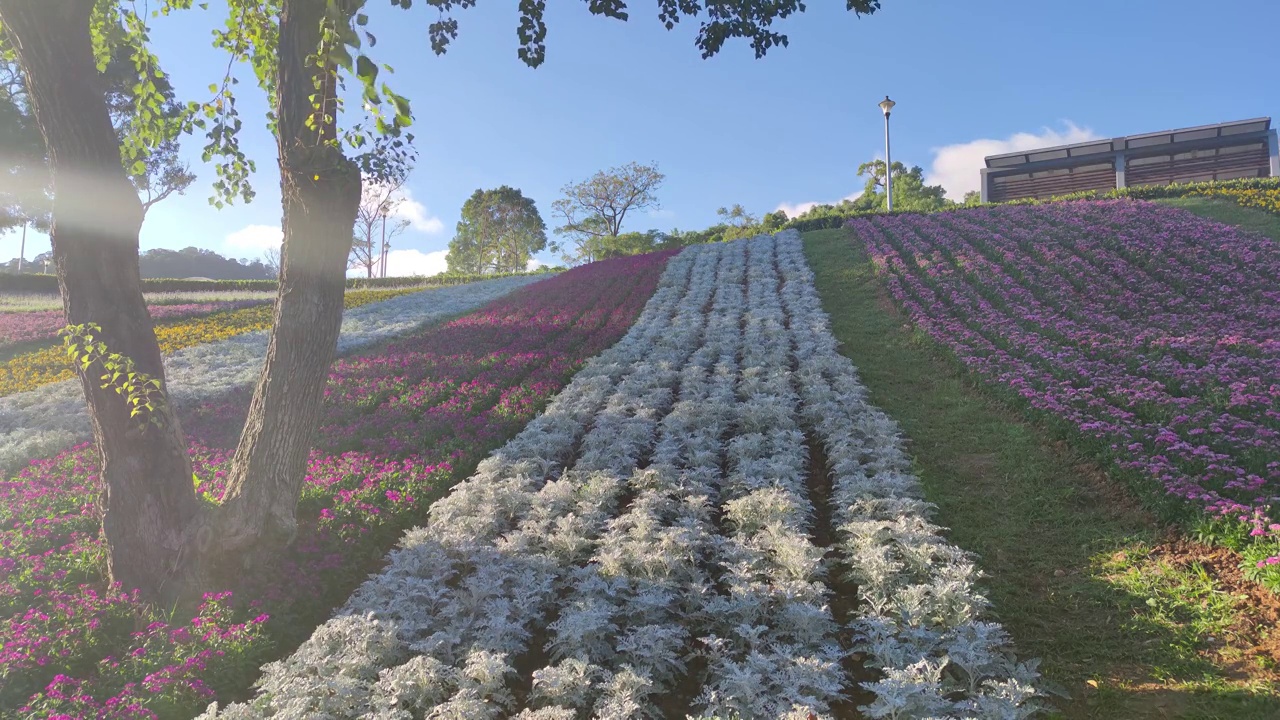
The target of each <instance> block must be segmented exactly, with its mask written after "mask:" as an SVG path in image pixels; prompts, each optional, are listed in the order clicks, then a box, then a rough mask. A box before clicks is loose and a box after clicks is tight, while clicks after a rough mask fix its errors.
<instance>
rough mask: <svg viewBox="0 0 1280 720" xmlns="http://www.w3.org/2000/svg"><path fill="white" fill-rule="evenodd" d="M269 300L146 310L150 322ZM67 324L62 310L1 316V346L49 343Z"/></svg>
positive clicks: (12, 313)
mask: <svg viewBox="0 0 1280 720" xmlns="http://www.w3.org/2000/svg"><path fill="white" fill-rule="evenodd" d="M269 302H272V301H271V300H220V301H217V302H205V303H183V304H179V305H152V306H151V307H149V308H147V309H148V310H149V311H150V312H151V318H152V319H153V320H174V319H180V318H182V319H185V318H194V317H201V316H204V315H211V314H213V313H216V312H220V311H223V310H239V309H240V308H245V307H251V306H253V305H265V304H267V303H269ZM66 324H67V322H66V320H65V319H64V318H63V316H62V311H61V310H36V311H33V312H5V313H0V347H3V346H5V345H15V344H17V343H27V342H37V341H40V340H49V341H52V340H54V339H56V338H57V337H58V330H60V329H61V328H62V327H63V326H64V325H66Z"/></svg>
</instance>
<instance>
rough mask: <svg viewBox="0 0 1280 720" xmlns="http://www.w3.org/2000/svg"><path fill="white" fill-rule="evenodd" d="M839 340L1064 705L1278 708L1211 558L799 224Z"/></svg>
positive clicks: (1251, 634)
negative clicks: (976, 381) (1169, 533)
mask: <svg viewBox="0 0 1280 720" xmlns="http://www.w3.org/2000/svg"><path fill="white" fill-rule="evenodd" d="M805 252H806V254H807V256H808V258H809V262H810V265H811V266H812V267H813V270H814V273H815V275H816V280H817V286H818V291H819V293H820V294H821V296H822V301H823V306H824V308H825V309H826V311H827V312H828V313H829V314H830V315H831V318H832V328H833V330H834V332H835V335H836V337H837V338H838V339H839V340H840V341H841V343H842V350H841V351H842V352H843V353H844V354H845V355H847V356H848V357H849V358H850V359H852V360H853V362H854V364H855V365H857V366H858V368H859V370H860V372H861V374H862V378H863V381H864V382H865V384H866V385H867V387H868V388H869V389H870V391H871V396H872V401H873V402H875V403H876V404H877V405H879V406H880V407H882V408H884V410H885V411H886V412H888V413H889V414H890V415H891V416H893V417H894V418H895V419H896V420H897V421H898V422H899V423H900V424H901V425H902V428H903V431H904V433H905V434H906V435H907V436H908V437H909V438H910V445H909V448H910V449H911V450H912V452H913V454H914V455H915V461H916V463H917V470H918V472H919V475H920V478H921V480H922V481H923V483H924V486H925V490H926V493H927V496H928V499H929V500H930V501H932V502H934V503H936V504H937V505H938V506H939V512H938V517H937V520H938V522H939V523H940V524H942V525H943V526H946V527H951V528H953V530H952V532H951V533H950V537H951V540H952V541H954V542H955V543H956V544H957V545H959V546H960V547H962V548H965V549H967V550H971V551H973V552H976V553H977V554H978V555H980V556H981V561H980V564H981V566H982V568H983V570H984V571H985V572H986V573H987V574H988V578H987V580H986V589H987V591H988V596H989V597H990V599H991V600H992V601H993V603H994V607H995V612H996V614H997V615H998V618H999V620H1000V621H1001V622H1003V623H1004V624H1005V626H1006V627H1007V628H1008V630H1009V631H1010V633H1012V634H1013V637H1014V639H1015V641H1016V642H1017V645H1018V648H1019V653H1020V654H1021V655H1023V656H1027V657H1040V658H1042V661H1043V662H1042V665H1041V669H1042V671H1043V672H1044V673H1045V675H1046V677H1047V678H1048V679H1049V680H1050V681H1052V682H1054V683H1057V684H1058V685H1060V686H1061V687H1062V688H1063V689H1064V690H1065V691H1066V693H1068V694H1069V695H1070V699H1062V700H1060V701H1059V702H1058V703H1057V704H1058V705H1059V706H1060V708H1061V717H1066V718H1224V719H1225V718H1232V719H1247V718H1258V719H1262V718H1280V685H1278V684H1277V683H1276V679H1277V677H1278V676H1277V674H1276V672H1275V668H1274V665H1272V667H1267V664H1268V663H1267V662H1265V661H1262V660H1259V659H1258V658H1257V657H1254V656H1250V655H1249V654H1248V649H1249V648H1251V647H1253V646H1255V645H1256V644H1257V637H1256V634H1257V633H1258V632H1265V631H1260V630H1259V629H1258V624H1257V622H1256V620H1257V619H1256V618H1252V617H1250V610H1249V603H1248V602H1247V600H1246V599H1244V598H1242V597H1240V596H1238V595H1234V594H1231V593H1230V592H1227V591H1226V590H1225V589H1224V586H1223V584H1222V583H1221V582H1219V580H1218V576H1217V574H1216V573H1214V572H1212V569H1213V566H1212V565H1211V564H1210V563H1209V562H1208V560H1205V559H1203V558H1201V557H1199V556H1196V555H1195V554H1194V553H1186V552H1178V551H1177V548H1180V547H1182V546H1181V545H1169V544H1168V543H1165V542H1164V541H1166V540H1168V538H1167V537H1166V536H1164V535H1163V531H1161V530H1160V529H1159V528H1158V527H1157V526H1156V523H1155V522H1154V519H1153V516H1152V515H1151V514H1149V513H1148V512H1147V511H1146V510H1145V509H1144V508H1143V507H1141V506H1140V504H1139V503H1137V502H1136V501H1135V500H1134V499H1133V498H1132V497H1131V496H1130V495H1129V494H1128V493H1127V492H1126V491H1124V490H1123V489H1120V488H1118V487H1117V486H1116V485H1115V484H1113V483H1111V482H1109V481H1108V479H1107V477H1106V476H1105V474H1104V473H1103V472H1102V471H1101V470H1100V469H1099V468H1098V467H1097V466H1096V465H1095V464H1092V463H1090V462H1089V461H1087V460H1086V459H1084V458H1083V457H1080V456H1077V455H1075V454H1073V453H1072V451H1071V450H1070V449H1069V448H1068V447H1066V446H1065V445H1064V444H1062V443H1058V442H1054V441H1052V440H1051V439H1050V438H1048V437H1047V436H1046V435H1045V434H1044V433H1043V432H1041V431H1040V430H1039V429H1038V428H1036V427H1035V426H1033V425H1031V424H1029V423H1028V422H1026V421H1025V420H1023V419H1022V417H1021V416H1020V415H1018V414H1016V413H1014V412H1012V411H1010V410H1009V409H1008V408H1006V407H1004V406H1001V405H999V404H998V403H997V402H996V401H995V400H993V399H991V398H989V397H987V396H986V395H985V394H984V393H983V392H982V391H981V390H979V389H977V388H975V387H974V386H973V385H972V383H971V382H970V381H969V380H967V379H966V378H965V377H964V376H963V375H962V374H961V373H960V372H959V369H958V367H957V366H956V365H955V364H954V363H953V362H952V361H950V360H948V359H947V358H945V357H944V356H943V355H942V354H941V352H940V351H939V350H938V349H936V348H935V346H933V345H932V344H931V343H930V341H929V340H928V339H927V338H925V337H923V336H922V335H921V334H919V333H917V332H914V331H913V330H911V329H910V328H908V327H906V326H905V324H904V323H905V321H904V319H903V318H902V316H901V315H900V314H899V313H898V312H897V310H896V309H895V308H894V307H893V305H892V303H891V302H890V300H889V299H888V297H887V295H885V294H884V293H883V292H882V290H881V288H880V286H879V284H878V282H877V281H876V279H875V276H874V273H873V271H872V268H871V264H870V262H869V261H868V258H867V257H866V255H865V253H864V252H863V251H862V249H861V247H859V246H856V245H855V243H853V242H852V241H851V238H850V236H849V231H847V230H823V231H816V232H811V233H807V234H805Z"/></svg>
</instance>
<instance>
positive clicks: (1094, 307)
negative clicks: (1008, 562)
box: [849, 201, 1280, 585]
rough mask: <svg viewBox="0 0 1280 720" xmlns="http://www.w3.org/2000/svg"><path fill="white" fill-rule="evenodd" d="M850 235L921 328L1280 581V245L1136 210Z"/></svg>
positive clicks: (993, 212) (1031, 213) (1036, 214)
mask: <svg viewBox="0 0 1280 720" xmlns="http://www.w3.org/2000/svg"><path fill="white" fill-rule="evenodd" d="M849 227H851V228H852V229H853V230H854V233H855V238H856V240H855V242H859V241H860V242H862V243H865V244H866V247H867V249H868V252H869V254H870V255H871V257H872V259H873V261H874V262H875V264H876V267H877V269H878V271H879V272H881V273H882V274H883V276H884V277H885V278H886V280H887V284H888V288H889V291H890V292H891V294H892V295H893V296H894V298H896V299H897V300H898V302H899V303H900V304H901V305H902V307H903V308H904V309H905V310H906V311H907V313H908V314H909V315H910V317H911V319H912V321H913V322H914V323H915V324H916V326H917V327H919V328H921V329H922V330H924V331H925V332H927V333H928V334H929V336H930V337H932V338H933V339H934V340H935V341H937V342H939V343H941V344H942V345H943V346H945V347H946V348H948V349H950V350H951V351H952V352H954V354H955V355H956V357H957V358H959V360H960V362H962V363H963V364H964V365H965V366H966V367H968V368H969V369H970V370H972V371H973V372H975V373H976V374H977V375H979V376H980V377H981V378H982V379H984V380H986V381H988V382H989V383H991V384H992V385H993V386H994V387H996V388H998V389H1001V390H1002V391H1005V392H1007V393H1009V394H1011V395H1013V396H1015V397H1016V398H1018V399H1019V401H1020V402H1023V403H1025V405H1026V406H1028V407H1030V408H1032V409H1033V410H1034V411H1036V412H1038V413H1039V414H1040V416H1041V417H1043V418H1046V419H1049V420H1051V421H1053V422H1056V423H1058V424H1060V425H1062V426H1064V427H1065V428H1067V429H1068V430H1070V431H1071V432H1072V433H1073V434H1074V435H1075V436H1076V437H1077V438H1079V439H1081V440H1082V441H1083V442H1084V443H1085V444H1086V445H1089V446H1091V449H1092V450H1094V451H1096V452H1098V453H1100V454H1102V455H1104V456H1106V457H1108V458H1109V459H1112V460H1114V462H1115V463H1117V464H1118V466H1119V468H1121V469H1122V471H1124V472H1126V473H1128V474H1129V475H1130V476H1131V477H1134V478H1135V479H1137V480H1138V481H1139V482H1140V483H1144V484H1146V485H1148V486H1150V487H1153V488H1155V489H1157V490H1159V491H1160V493H1161V494H1163V495H1165V496H1166V497H1170V498H1176V499H1177V500H1179V501H1180V504H1181V505H1182V506H1183V507H1186V508H1188V509H1190V510H1194V511H1196V512H1195V517H1196V518H1198V519H1201V520H1208V522H1200V523H1199V527H1200V529H1201V531H1202V532H1204V533H1205V534H1206V535H1212V536H1216V539H1218V540H1219V541H1225V542H1227V543H1228V544H1232V545H1234V546H1236V547H1240V548H1243V549H1245V557H1246V559H1247V560H1248V564H1247V566H1246V569H1247V570H1248V571H1249V572H1250V573H1251V574H1252V575H1254V576H1255V577H1257V578H1258V579H1262V580H1264V581H1265V582H1267V584H1269V585H1270V584H1273V583H1277V581H1278V580H1280V565H1278V564H1277V563H1278V562H1280V561H1278V560H1277V559H1276V555H1278V554H1280V552H1278V544H1280V519H1277V517H1278V515H1280V498H1278V497H1277V496H1278V495H1280V245H1278V244H1277V243H1276V242H1275V241H1273V240H1270V239H1267V238H1264V237H1262V236H1259V235H1255V234H1251V233H1247V232H1244V231H1241V230H1239V229H1237V228H1234V227H1231V226H1227V225H1222V224H1218V223H1215V222H1212V221H1209V220H1204V219H1201V218H1198V217H1196V216H1193V215H1191V214H1190V213H1186V212H1183V211H1181V210H1173V209H1171V208H1167V207H1163V206H1158V205H1154V204H1150V203H1140V202H1132V201H1111V202H1076V203H1058V204H1050V205H1043V206H1039V207H1027V206H1022V207H1012V206H1003V207H991V208H981V209H975V210H971V211H964V212H951V213H939V214H934V215H927V216H917V215H898V216H881V217H876V218H865V219H855V220H852V221H850V223H849Z"/></svg>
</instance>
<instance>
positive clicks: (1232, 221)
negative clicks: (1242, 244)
mask: <svg viewBox="0 0 1280 720" xmlns="http://www.w3.org/2000/svg"><path fill="white" fill-rule="evenodd" d="M1154 202H1157V203H1160V204H1161V205H1168V206H1170V207H1177V208H1182V209H1183V210H1186V211H1188V212H1193V213H1195V214H1196V215H1199V216H1201V217H1206V218H1209V219H1210V220H1217V221H1218V222H1221V223H1227V224H1228V225H1236V226H1238V227H1241V228H1244V229H1245V230H1252V231H1253V232H1256V233H1258V234H1260V235H1266V236H1267V237H1269V238H1271V239H1273V240H1280V215H1275V214H1273V213H1269V212H1267V211H1265V210H1259V209H1258V208H1251V207H1241V206H1240V205H1237V204H1235V203H1234V202H1232V201H1230V200H1225V199H1223V198H1209V197H1180V198H1161V199H1159V200H1155V201H1154Z"/></svg>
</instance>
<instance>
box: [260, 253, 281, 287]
mask: <svg viewBox="0 0 1280 720" xmlns="http://www.w3.org/2000/svg"><path fill="white" fill-rule="evenodd" d="M262 265H263V267H265V268H266V269H267V272H268V273H270V274H271V278H272V279H273V280H274V279H277V278H279V277H280V248H268V249H266V250H263V251H262Z"/></svg>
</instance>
